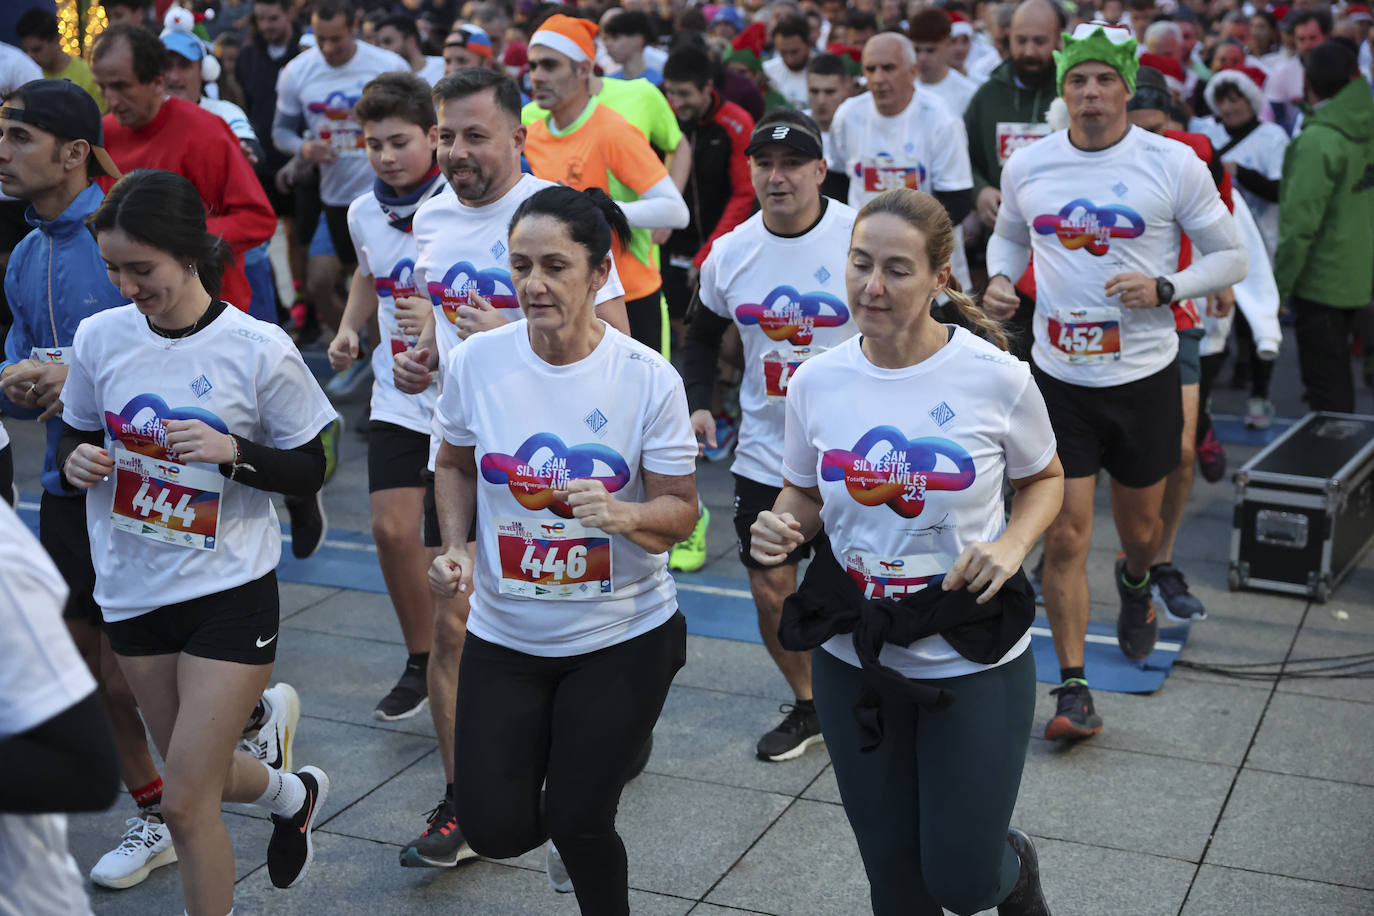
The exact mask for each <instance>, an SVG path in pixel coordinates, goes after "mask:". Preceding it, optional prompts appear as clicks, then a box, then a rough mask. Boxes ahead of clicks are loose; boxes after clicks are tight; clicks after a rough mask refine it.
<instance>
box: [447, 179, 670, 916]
mask: <svg viewBox="0 0 1374 916" xmlns="http://www.w3.org/2000/svg"><path fill="white" fill-rule="evenodd" d="M613 227H614V231H616V232H618V233H619V234H620V236H621V238H628V236H629V228H628V226H627V225H626V223H625V217H624V215H623V214H622V213H621V212H620V210H619V208H618V207H616V206H615V205H614V204H613V203H612V202H611V200H610V198H609V197H607V196H606V195H605V194H604V192H602V191H600V190H596V189H591V190H588V191H586V192H581V191H576V190H573V189H571V188H567V187H561V186H560V187H550V188H545V189H543V190H541V191H538V192H536V193H535V194H534V195H532V196H531V197H530V198H529V199H528V200H526V201H525V202H524V203H522V204H521V205H520V207H519V209H517V210H516V211H515V215H514V217H513V218H512V219H511V226H510V239H509V247H510V268H511V278H512V281H513V285H514V286H515V292H516V296H517V298H518V299H519V302H520V308H521V309H522V311H523V312H524V314H525V317H526V320H524V321H516V322H512V323H511V324H508V325H506V326H505V327H502V328H498V329H496V330H492V331H485V332H483V333H481V334H478V335H475V336H473V337H469V338H468V340H467V341H466V342H465V343H464V344H463V346H461V347H458V348H455V349H454V350H453V351H452V352H451V353H450V354H449V357H448V365H447V367H446V371H445V373H444V390H443V393H442V394H441V395H440V396H439V406H438V409H437V417H438V421H439V426H440V428H441V429H442V430H443V437H444V442H443V444H442V445H441V446H440V448H439V455H438V458H437V460H436V462H435V477H434V488H435V498H436V503H437V508H438V513H439V523H440V528H441V530H442V532H443V544H444V548H445V553H444V554H442V555H441V556H440V557H439V558H438V559H436V560H435V562H434V565H433V566H432V567H431V570H430V581H431V583H432V584H433V585H434V587H435V589H436V590H438V591H439V592H440V593H441V594H446V595H450V596H451V595H455V594H457V593H458V592H459V591H471V595H472V598H471V612H470V615H469V617H468V636H467V642H466V644H465V646H464V648H463V656H462V677H461V678H459V681H458V709H457V717H456V740H455V747H456V753H455V761H454V763H455V773H454V776H455V788H456V801H457V810H458V823H459V825H460V826H461V827H462V830H463V834H464V836H465V837H466V838H467V841H468V843H469V845H471V847H472V849H473V850H474V851H476V852H477V853H478V854H479V855H484V856H489V857H491V858H501V859H504V858H510V857H513V856H518V855H521V854H522V853H525V852H527V851H528V850H530V849H534V848H535V847H537V846H539V845H540V844H541V843H543V842H544V841H545V840H546V839H548V840H552V841H553V843H554V844H556V845H557V849H558V852H559V853H561V855H562V861H563V864H564V866H565V867H566V869H567V873H568V876H569V877H570V878H571V881H572V885H573V889H574V890H575V891H576V892H577V900H578V904H579V905H580V906H581V908H582V911H583V912H584V913H596V914H598V916H601V914H607V916H615V914H624V913H629V911H630V909H629V891H628V886H627V879H626V855H625V846H624V843H622V842H621V839H620V836H619V835H618V834H617V833H616V830H615V813H616V806H617V804H618V802H619V799H620V792H621V789H622V788H623V786H624V783H625V780H626V778H627V777H628V776H629V775H630V770H631V767H632V765H633V763H634V758H635V757H636V755H637V754H638V753H639V752H640V751H642V750H643V748H644V746H645V743H646V742H647V741H648V739H649V736H650V735H651V734H652V732H653V728H654V723H655V722H656V721H657V719H658V715H659V713H660V711H661V710H662V708H663V702H664V700H665V698H666V697H667V695H668V687H669V684H671V682H672V679H673V676H674V675H675V674H676V673H677V670H678V669H679V668H681V667H682V665H683V663H684V661H685V659H686V655H685V653H686V638H687V637H686V632H687V628H686V621H685V620H684V619H683V616H682V614H681V613H680V612H679V611H678V610H677V595H676V589H675V587H674V585H673V580H672V578H671V577H670V576H669V575H668V554H667V551H668V549H669V548H670V547H672V545H673V544H676V543H677V542H678V541H681V540H682V539H683V538H685V537H687V535H689V534H690V533H691V532H692V528H693V526H694V525H695V524H696V520H697V495H696V453H697V445H696V437H695V436H693V434H692V427H691V423H690V421H689V420H688V415H687V397H686V394H685V392H684V391H683V387H682V379H681V378H680V377H679V376H678V374H677V372H676V371H675V370H674V369H673V367H672V366H671V365H670V364H669V363H668V362H667V360H665V359H664V358H663V357H662V356H660V355H659V354H657V353H655V352H654V351H652V350H650V349H649V348H648V347H645V346H643V345H642V344H640V343H637V342H636V341H635V340H634V339H633V338H631V337H628V336H626V335H624V334H621V333H620V332H618V331H616V330H615V329H613V328H612V327H610V325H608V324H606V323H605V322H604V321H602V320H600V319H599V318H597V317H596V313H595V306H594V301H595V298H596V293H597V291H598V290H599V289H600V288H601V287H602V285H603V284H604V283H605V282H606V279H607V277H608V275H609V273H610V269H611V258H610V254H609V252H610V248H611V233H612V231H613ZM474 506H475V507H476V511H477V551H476V558H475V560H474V558H473V557H472V556H470V555H469V553H468V551H467V549H466V545H467V538H468V525H469V522H470V521H471V519H472V517H473V508H474ZM474 566H475V567H476V572H475V574H474ZM541 788H544V789H545V792H544V793H543V798H542V799H541V791H540V790H541ZM555 886H557V885H555Z"/></svg>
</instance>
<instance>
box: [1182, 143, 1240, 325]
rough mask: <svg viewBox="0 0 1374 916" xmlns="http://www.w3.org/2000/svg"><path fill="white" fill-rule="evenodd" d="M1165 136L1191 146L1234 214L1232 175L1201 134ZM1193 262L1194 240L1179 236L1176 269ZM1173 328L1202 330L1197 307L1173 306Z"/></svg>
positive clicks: (1189, 303)
mask: <svg viewBox="0 0 1374 916" xmlns="http://www.w3.org/2000/svg"><path fill="white" fill-rule="evenodd" d="M1164 136H1166V137H1168V138H1169V139H1170V140H1177V141H1178V142H1179V143H1184V144H1187V145H1188V146H1190V147H1192V150H1193V152H1194V153H1197V157H1198V158H1199V159H1201V160H1202V161H1203V162H1204V163H1206V164H1207V168H1208V170H1209V171H1210V172H1211V173H1212V178H1213V179H1214V180H1215V181H1216V183H1217V192H1218V193H1220V194H1221V202H1222V203H1224V204H1226V209H1227V210H1232V211H1234V210H1235V209H1236V205H1235V204H1233V203H1231V175H1230V173H1228V172H1227V171H1226V170H1225V169H1222V168H1221V167H1220V165H1221V163H1219V162H1215V161H1214V158H1215V157H1214V156H1213V149H1212V141H1211V140H1209V139H1207V137H1206V135H1204V134H1190V133H1187V132H1186V131H1182V130H1166V131H1164ZM1192 263H1193V241H1192V239H1190V238H1188V235H1187V233H1180V235H1179V239H1178V269H1179V270H1182V269H1183V268H1185V267H1187V266H1188V265H1190V264H1192ZM1173 310H1174V327H1175V328H1177V329H1178V330H1180V331H1187V330H1189V329H1190V328H1200V327H1202V316H1201V314H1200V313H1199V312H1198V310H1197V306H1196V305H1195V304H1194V303H1193V300H1191V299H1185V300H1183V301H1182V302H1175V303H1174V304H1173Z"/></svg>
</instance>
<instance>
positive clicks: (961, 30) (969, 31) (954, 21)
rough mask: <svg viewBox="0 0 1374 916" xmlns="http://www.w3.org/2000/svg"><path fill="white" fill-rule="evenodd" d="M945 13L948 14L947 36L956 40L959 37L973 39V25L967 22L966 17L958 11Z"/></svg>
mask: <svg viewBox="0 0 1374 916" xmlns="http://www.w3.org/2000/svg"><path fill="white" fill-rule="evenodd" d="M946 12H947V13H948V14H949V22H950V26H949V34H950V36H951V37H955V38H957V37H958V36H960V35H964V36H966V37H968V38H972V37H973V23H971V22H969V21H968V17H967V16H965V15H964V14H963V13H961V12H959V11H958V10H946Z"/></svg>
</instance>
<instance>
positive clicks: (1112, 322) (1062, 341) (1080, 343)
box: [1048, 308, 1121, 364]
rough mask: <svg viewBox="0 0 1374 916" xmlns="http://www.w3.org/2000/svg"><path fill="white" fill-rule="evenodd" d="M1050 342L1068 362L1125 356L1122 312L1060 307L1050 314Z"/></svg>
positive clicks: (1103, 360)
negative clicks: (1122, 336)
mask: <svg viewBox="0 0 1374 916" xmlns="http://www.w3.org/2000/svg"><path fill="white" fill-rule="evenodd" d="M1048 333H1049V343H1050V347H1051V349H1052V350H1053V351H1054V355H1055V356H1058V357H1059V358H1060V359H1062V360H1064V361H1065V362H1068V363H1075V364H1082V363H1107V362H1116V361H1117V360H1119V359H1121V313H1120V312H1118V311H1116V310H1115V309H1103V308H1084V309H1060V310H1058V312H1056V313H1052V314H1051V315H1050V316H1049V324H1048Z"/></svg>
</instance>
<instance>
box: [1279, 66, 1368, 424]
mask: <svg viewBox="0 0 1374 916" xmlns="http://www.w3.org/2000/svg"><path fill="white" fill-rule="evenodd" d="M1303 70H1304V73H1305V76H1306V81H1307V91H1308V100H1309V101H1310V102H1312V103H1313V106H1314V109H1315V110H1313V111H1312V113H1311V114H1310V115H1308V116H1307V117H1306V118H1305V119H1304V122H1303V127H1302V133H1300V134H1299V135H1298V136H1297V137H1295V138H1294V139H1293V142H1292V143H1291V144H1289V146H1288V150H1287V152H1286V153H1285V155H1284V158H1283V177H1282V179H1281V180H1280V183H1279V244H1278V251H1277V253H1276V254H1275V256H1274V279H1275V280H1276V281H1277V283H1278V287H1279V297H1280V301H1282V300H1283V299H1287V300H1288V301H1289V303H1290V305H1291V306H1292V309H1293V314H1294V325H1295V328H1296V330H1297V337H1298V365H1299V367H1300V369H1301V371H1302V383H1303V387H1304V388H1306V390H1307V403H1308V406H1309V407H1310V408H1311V409H1312V410H1334V411H1341V412H1344V413H1353V412H1354V410H1355V386H1354V380H1353V378H1352V376H1351V371H1350V345H1349V338H1350V332H1351V330H1352V328H1353V327H1354V324H1355V320H1356V316H1357V315H1358V314H1359V311H1360V309H1361V308H1363V307H1364V306H1366V305H1368V304H1369V302H1370V298H1371V295H1372V294H1374V96H1371V94H1370V89H1369V83H1368V82H1367V81H1366V80H1365V79H1363V78H1362V77H1361V76H1360V73H1359V70H1358V64H1357V61H1356V57H1355V54H1354V53H1352V52H1351V51H1350V49H1349V48H1347V47H1346V46H1345V45H1343V44H1341V43H1339V42H1335V41H1328V42H1324V43H1323V44H1321V45H1318V46H1317V47H1316V48H1315V49H1313V50H1312V51H1311V52H1310V53H1309V55H1308V57H1307V60H1306V61H1305V63H1304V67H1303Z"/></svg>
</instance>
